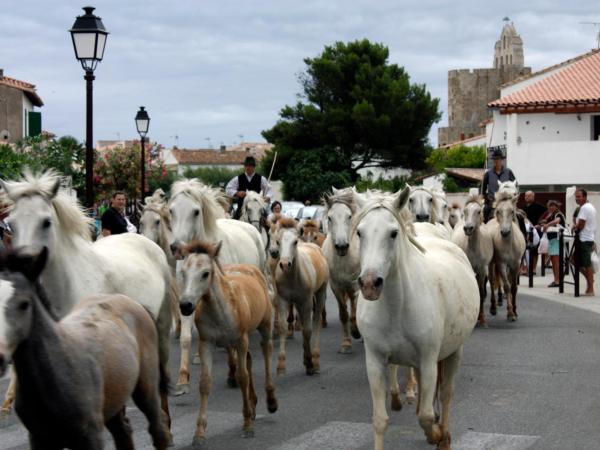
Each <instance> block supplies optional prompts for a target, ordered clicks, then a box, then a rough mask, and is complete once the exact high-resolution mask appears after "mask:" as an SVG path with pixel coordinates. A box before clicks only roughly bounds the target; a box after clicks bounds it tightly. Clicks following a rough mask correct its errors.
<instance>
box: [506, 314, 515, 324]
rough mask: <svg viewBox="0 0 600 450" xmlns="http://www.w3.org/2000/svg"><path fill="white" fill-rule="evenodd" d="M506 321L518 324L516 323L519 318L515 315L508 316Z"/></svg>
mask: <svg viewBox="0 0 600 450" xmlns="http://www.w3.org/2000/svg"><path fill="white" fill-rule="evenodd" d="M506 320H507V321H509V322H516V321H517V318H516V317H515V315H514V314H510V315H508V316H507V317H506Z"/></svg>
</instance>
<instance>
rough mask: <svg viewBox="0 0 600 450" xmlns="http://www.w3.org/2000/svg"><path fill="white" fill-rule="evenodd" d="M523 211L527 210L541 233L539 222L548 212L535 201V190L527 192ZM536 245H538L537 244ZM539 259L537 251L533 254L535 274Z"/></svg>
mask: <svg viewBox="0 0 600 450" xmlns="http://www.w3.org/2000/svg"><path fill="white" fill-rule="evenodd" d="M523 211H525V215H526V216H527V219H528V220H529V222H531V226H533V227H535V228H536V230H537V231H538V232H539V233H540V235H541V231H542V229H541V225H539V223H540V219H541V218H542V216H543V215H544V213H545V212H546V208H544V206H543V205H541V204H539V203H537V202H536V201H535V193H534V192H533V191H527V192H525V205H523ZM530 245H533V244H532V243H530ZM535 247H537V245H536V246H535ZM537 261H538V254H537V251H536V252H535V254H534V255H533V273H534V274H535V268H536V267H537Z"/></svg>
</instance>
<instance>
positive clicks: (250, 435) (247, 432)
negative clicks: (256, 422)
mask: <svg viewBox="0 0 600 450" xmlns="http://www.w3.org/2000/svg"><path fill="white" fill-rule="evenodd" d="M242 437H243V438H244V439H246V438H253V437H254V430H244V431H243V432H242Z"/></svg>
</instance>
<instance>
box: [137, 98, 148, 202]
mask: <svg viewBox="0 0 600 450" xmlns="http://www.w3.org/2000/svg"><path fill="white" fill-rule="evenodd" d="M135 127H136V128H137V132H138V133H139V135H140V145H141V147H142V152H141V153H142V155H141V159H140V167H141V169H142V172H141V174H142V181H141V190H140V195H141V199H140V200H141V201H142V202H143V201H144V195H145V194H146V149H145V146H144V144H145V141H146V135H147V134H148V128H150V117H149V116H148V111H146V110H145V109H144V107H143V106H140V110H139V111H138V112H137V114H136V115H135Z"/></svg>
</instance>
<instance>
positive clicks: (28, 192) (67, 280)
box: [0, 171, 177, 414]
mask: <svg viewBox="0 0 600 450" xmlns="http://www.w3.org/2000/svg"><path fill="white" fill-rule="evenodd" d="M0 184H2V187H3V188H4V190H5V191H6V192H7V194H8V196H9V197H10V199H11V200H12V201H13V202H14V208H13V210H12V212H11V214H10V221H11V227H12V230H13V247H14V248H21V247H30V248H32V249H34V250H37V249H40V250H41V249H42V248H43V247H47V248H48V254H49V256H48V262H47V264H46V267H45V268H44V270H43V272H42V274H41V276H40V278H39V280H40V282H41V284H42V285H43V286H44V289H45V290H46V293H47V295H48V298H49V300H50V303H51V304H52V307H53V309H54V311H53V312H54V314H55V315H56V317H59V318H61V317H64V316H65V315H66V314H67V313H68V312H69V311H70V310H71V309H72V308H73V306H74V305H75V304H76V303H78V302H79V301H80V300H82V299H83V298H86V297H89V296H90V295H92V294H100V293H102V294H113V293H119V294H124V295H126V296H128V297H131V298H132V299H134V300H136V301H138V302H139V303H141V304H142V305H143V306H144V307H145V308H146V309H147V310H148V311H149V312H150V314H151V315H152V317H153V318H154V320H155V321H156V325H157V329H158V335H159V351H160V364H161V371H164V373H165V374H168V370H169V366H168V363H169V348H170V347H169V344H170V342H169V332H170V328H171V303H172V301H175V300H174V299H173V296H175V295H177V286H176V282H175V280H174V278H173V276H172V275H171V270H170V268H169V264H168V263H167V258H166V257H165V255H164V252H163V251H162V250H161V249H160V247H159V246H158V245H156V244H155V243H154V242H152V241H150V240H149V239H146V238H145V237H143V236H140V235H138V234H134V233H124V234H118V235H112V236H108V237H106V238H104V239H100V240H98V241H96V242H92V240H91V229H90V224H91V219H90V218H89V217H87V216H86V215H85V214H84V212H83V211H82V210H81V209H80V208H79V207H78V205H77V204H76V203H75V202H74V201H73V200H72V199H71V198H70V197H69V196H67V195H66V194H65V193H63V192H62V191H59V187H60V178H59V177H58V175H57V174H56V173H54V172H52V171H49V172H46V173H44V174H42V175H32V174H31V173H26V174H25V176H24V178H23V179H21V180H19V181H2V180H0ZM167 389H168V386H163V387H162V390H161V396H162V407H163V409H164V410H165V412H166V413H167V414H168V404H167Z"/></svg>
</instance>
